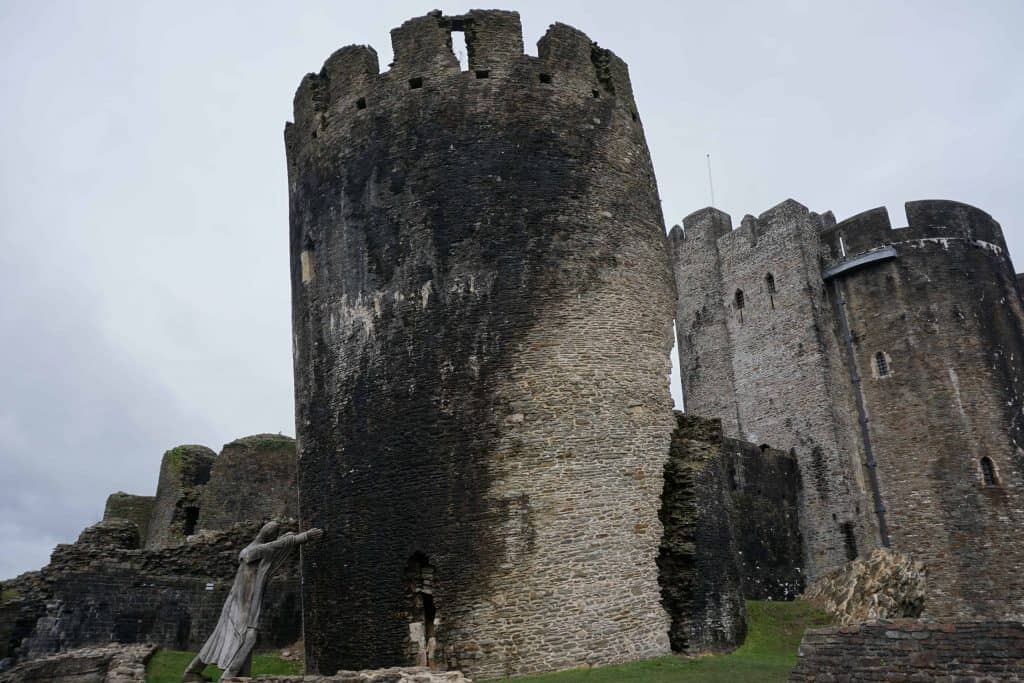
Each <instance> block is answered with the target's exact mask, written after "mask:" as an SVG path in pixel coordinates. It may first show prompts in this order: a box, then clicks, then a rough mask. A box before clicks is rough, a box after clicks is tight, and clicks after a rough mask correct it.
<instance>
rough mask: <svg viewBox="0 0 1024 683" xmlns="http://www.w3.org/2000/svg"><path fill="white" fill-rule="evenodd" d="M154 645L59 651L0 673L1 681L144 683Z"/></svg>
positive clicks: (110, 646)
mask: <svg viewBox="0 0 1024 683" xmlns="http://www.w3.org/2000/svg"><path fill="white" fill-rule="evenodd" d="M155 652H156V647H155V646H154V645H148V644H146V645H128V646H125V645H105V646H101V647H92V648H82V649H78V650H73V651H70V652H62V653H60V654H57V655H52V656H50V657H46V658H43V659H37V660H35V661H31V662H25V663H22V664H19V665H18V666H16V667H14V668H13V669H11V670H10V671H7V672H2V673H0V683H34V682H38V683H44V682H45V683H146V664H147V662H149V659H150V658H151V657H152V656H153V654H154V653H155Z"/></svg>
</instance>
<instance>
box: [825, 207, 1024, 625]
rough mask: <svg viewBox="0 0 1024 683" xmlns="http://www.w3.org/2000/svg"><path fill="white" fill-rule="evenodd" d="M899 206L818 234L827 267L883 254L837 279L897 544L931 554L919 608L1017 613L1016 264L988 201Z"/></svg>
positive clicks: (1019, 382) (1023, 435)
mask: <svg viewBox="0 0 1024 683" xmlns="http://www.w3.org/2000/svg"><path fill="white" fill-rule="evenodd" d="M906 212H907V219H908V223H909V226H908V227H906V228H900V229H892V228H891V226H890V223H889V217H888V214H887V212H886V210H885V209H884V208H881V209H875V210H872V211H868V212H865V213H862V214H859V215H858V216H854V217H853V218H850V219H849V220H846V221H843V222H842V223H839V224H838V225H836V226H835V227H834V228H832V229H830V230H827V231H825V232H824V233H823V234H822V240H823V247H824V251H825V264H826V266H829V267H832V266H837V265H839V264H843V263H851V262H854V261H855V260H857V259H860V258H862V257H864V256H865V255H867V256H872V255H874V256H879V255H882V256H887V255H886V254H885V253H884V252H883V250H890V252H889V254H891V255H888V256H887V257H885V258H881V259H880V260H877V261H874V262H872V263H868V264H867V265H863V266H861V267H857V268H852V269H850V270H847V271H845V272H842V273H840V274H837V275H836V276H835V277H834V278H832V280H833V281H834V283H835V284H837V285H838V286H839V290H840V292H841V295H842V298H843V299H844V300H845V307H844V308H845V311H846V315H847V317H848V321H849V328H850V332H851V337H852V345H853V352H854V359H855V365H856V368H855V369H856V372H857V375H858V376H859V378H860V383H859V387H860V389H861V391H862V392H863V399H864V405H865V408H866V415H867V425H868V429H869V435H870V439H871V443H872V446H873V449H874V454H875V459H876V460H877V463H878V467H877V471H878V480H879V486H880V494H881V499H882V502H883V503H884V505H885V508H886V515H887V521H888V526H889V533H890V535H891V542H892V546H893V548H895V549H896V550H900V551H902V552H905V553H909V554H910V555H911V556H912V557H914V558H915V559H917V560H921V561H923V562H924V563H925V566H926V570H927V573H928V593H927V600H926V603H925V614H926V615H928V616H931V617H936V618H960V619H963V618H972V619H973V618H982V617H1013V618H1018V619H1019V618H1020V617H1021V615H1022V614H1024V572H1022V571H1021V570H1022V568H1024V534H1022V532H1021V529H1022V528H1024V471H1022V468H1024V451H1022V450H1021V449H1022V447H1024V413H1022V407H1024V406H1022V399H1024V370H1022V365H1021V362H1022V359H1024V311H1022V305H1021V298H1020V294H1019V290H1018V285H1017V277H1016V275H1015V274H1014V271H1013V264H1012V263H1011V262H1010V259H1009V255H1008V254H1007V251H1006V243H1005V241H1004V240H1003V234H1002V229H1001V228H1000V226H999V224H998V223H997V222H996V221H995V220H993V219H992V217H991V216H989V215H988V214H987V213H985V212H984V211H981V210H979V209H976V208H974V207H972V206H967V205H965V204H960V203H957V202H950V201H919V202H909V203H907V205H906ZM840 240H842V243H841V244H840ZM880 358H881V360H880ZM849 390H850V391H852V390H853V387H850V389H849ZM986 470H989V471H988V472H986ZM989 475H991V477H992V480H991V481H989V480H987V479H988V477H989Z"/></svg>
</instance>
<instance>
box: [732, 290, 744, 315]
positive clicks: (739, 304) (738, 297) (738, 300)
mask: <svg viewBox="0 0 1024 683" xmlns="http://www.w3.org/2000/svg"><path fill="white" fill-rule="evenodd" d="M734 298H735V300H736V308H737V309H740V310H742V309H743V306H744V305H746V300H745V299H744V297H743V290H742V289H737V290H736V296H735V297H734Z"/></svg>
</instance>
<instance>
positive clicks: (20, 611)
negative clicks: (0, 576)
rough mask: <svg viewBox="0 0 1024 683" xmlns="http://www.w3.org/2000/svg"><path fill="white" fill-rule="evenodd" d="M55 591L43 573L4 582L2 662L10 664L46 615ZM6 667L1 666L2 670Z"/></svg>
mask: <svg viewBox="0 0 1024 683" xmlns="http://www.w3.org/2000/svg"><path fill="white" fill-rule="evenodd" d="M51 598H52V592H51V591H50V588H49V586H48V585H47V583H46V580H45V579H44V578H43V575H42V572H25V573H24V574H22V575H20V576H17V577H15V578H13V579H8V580H6V581H2V582H0V664H2V663H4V662H6V663H7V664H10V663H11V662H13V661H14V659H15V658H16V656H17V651H18V648H19V647H20V646H21V643H22V641H23V640H24V639H25V638H27V637H29V635H31V633H32V630H33V629H34V628H35V626H36V621H38V620H39V618H40V617H42V616H44V615H45V614H46V603H47V602H48V601H49V600H50V599H51ZM3 668H5V667H4V666H2V665H0V670H3Z"/></svg>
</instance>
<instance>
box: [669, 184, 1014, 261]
mask: <svg viewBox="0 0 1024 683" xmlns="http://www.w3.org/2000/svg"><path fill="white" fill-rule="evenodd" d="M905 206H906V213H907V223H908V225H907V226H906V227H902V228H894V227H893V226H892V222H891V221H890V220H889V212H888V211H887V210H886V208H885V207H884V206H882V207H878V208H874V209H869V210H868V211H864V212H862V213H859V214H857V215H855V216H851V217H850V218H847V219H846V220H844V221H841V222H839V223H837V222H836V220H835V216H834V215H833V214H832V212H831V211H826V212H825V213H823V214H820V215H819V214H817V213H814V212H813V211H811V210H810V209H808V208H807V207H806V206H804V205H803V204H801V203H799V202H797V201H795V200H793V199H787V200H786V201H784V202H782V203H780V204H777V205H776V206H773V207H772V208H770V209H768V210H767V211H765V212H764V213H762V214H760V215H759V216H757V217H756V218H755V217H754V216H751V215H749V214H748V215H746V216H744V217H743V219H742V221H740V225H739V227H737V228H736V229H733V223H732V218H731V217H730V216H729V214H727V213H725V212H723V211H720V210H719V209H716V208H714V207H710V206H709V207H705V208H703V209H700V210H698V211H695V212H693V213H691V214H690V215H688V216H686V218H684V219H683V224H682V227H680V226H679V225H676V226H673V228H672V230H671V231H670V232H669V238H670V240H671V242H672V245H673V248H674V249H675V250H676V251H677V252H678V251H679V250H682V249H686V250H694V249H703V248H707V247H709V246H714V247H715V248H716V249H718V248H721V247H723V246H724V242H723V240H724V241H725V242H728V244H729V245H730V246H731V247H732V248H735V247H736V245H739V244H743V243H746V244H747V245H749V246H750V247H751V248H754V249H756V248H757V244H758V242H759V241H760V240H761V239H762V238H763V237H764V236H765V235H768V234H770V233H772V232H773V231H775V230H779V229H783V228H787V227H792V226H795V225H797V224H798V223H800V222H806V221H811V222H812V223H813V224H814V225H815V226H816V229H817V231H818V234H819V237H820V241H821V249H822V259H823V262H824V264H825V265H826V266H828V265H832V264H834V263H836V262H839V261H842V260H844V259H848V258H850V257H851V256H855V255H857V254H861V253H864V252H867V251H872V250H874V249H878V248H880V247H884V246H886V245H890V244H896V243H899V242H911V241H915V240H950V239H963V240H968V241H970V242H971V243H972V244H973V245H975V246H980V247H985V246H989V245H991V246H992V247H995V248H996V249H995V251H997V252H999V253H1002V254H1004V255H1005V254H1006V242H1005V240H1004V238H1003V231H1002V228H1001V227H1000V225H999V223H998V222H997V221H996V220H995V219H993V218H992V216H990V215H989V214H988V213H986V212H985V211H982V210H981V209H978V208H976V207H974V206H970V205H969V204H963V203H961V202H955V201H949V200H943V199H926V200H919V201H913V202H907V203H906V205H905Z"/></svg>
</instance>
